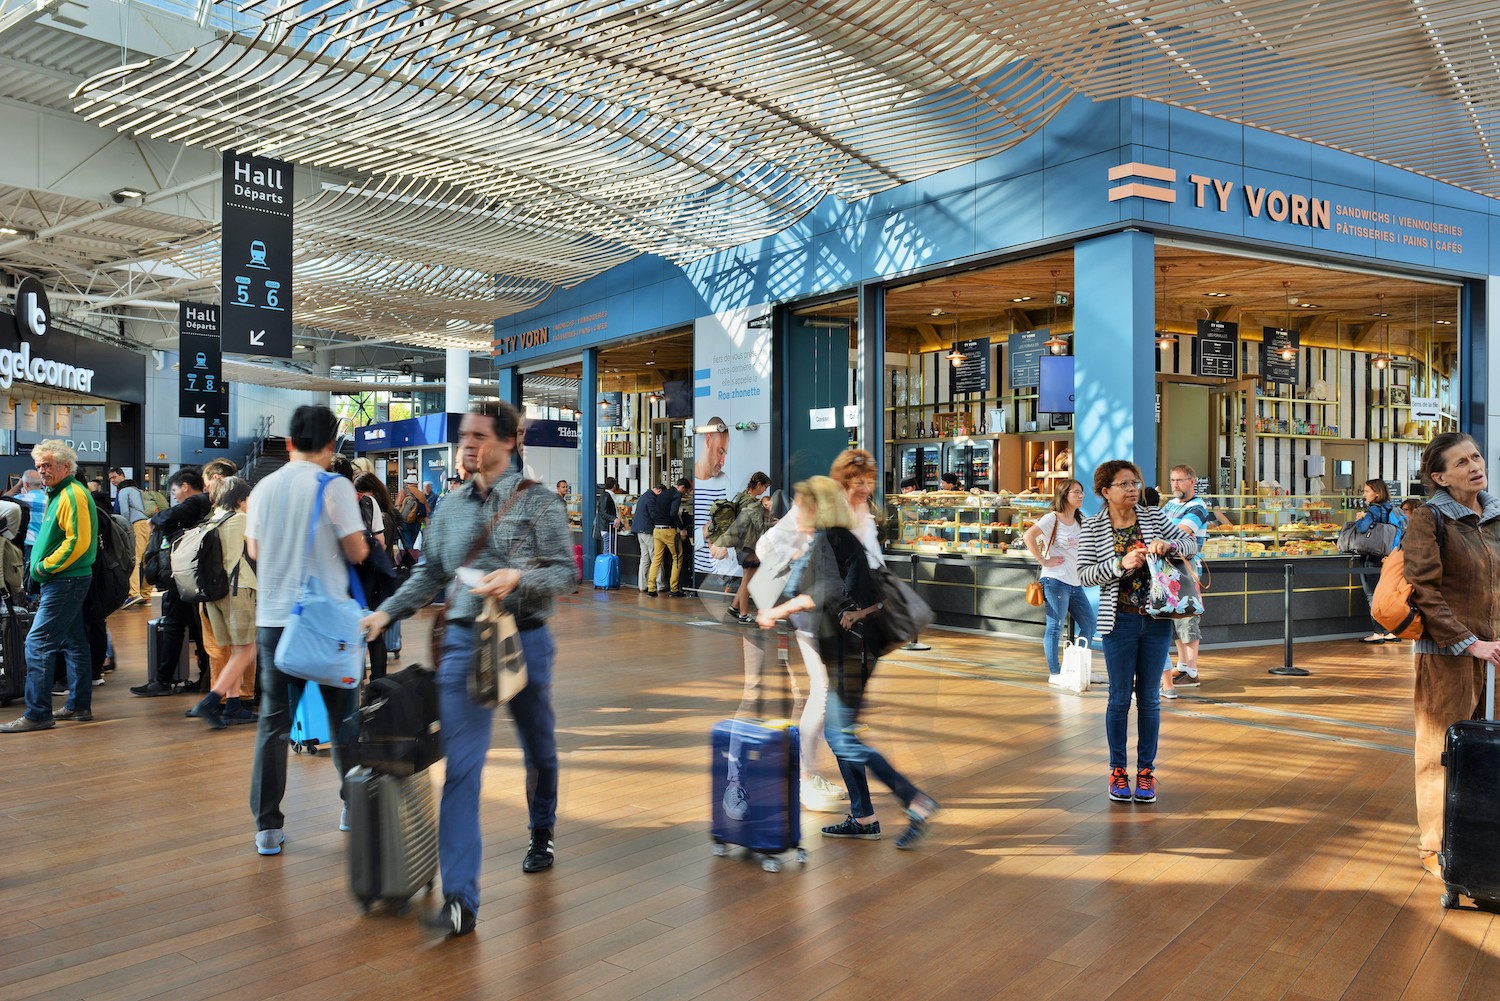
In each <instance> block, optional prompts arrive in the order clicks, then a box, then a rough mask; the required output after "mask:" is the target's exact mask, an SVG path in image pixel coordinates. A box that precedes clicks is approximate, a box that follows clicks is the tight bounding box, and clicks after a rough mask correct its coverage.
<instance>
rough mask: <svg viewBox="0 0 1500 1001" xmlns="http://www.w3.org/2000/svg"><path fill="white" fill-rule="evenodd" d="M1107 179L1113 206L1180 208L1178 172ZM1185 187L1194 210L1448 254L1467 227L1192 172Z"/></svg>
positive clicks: (1156, 170) (1146, 171)
mask: <svg viewBox="0 0 1500 1001" xmlns="http://www.w3.org/2000/svg"><path fill="white" fill-rule="evenodd" d="M1109 181H1110V184H1111V185H1112V186H1111V187H1110V189H1109V200H1110V201H1112V202H1115V201H1119V200H1120V199H1122V198H1144V199H1147V200H1150V201H1158V202H1166V203H1167V204H1176V203H1177V200H1178V198H1177V196H1178V194H1179V192H1180V191H1183V189H1182V188H1181V185H1180V181H1179V175H1178V172H1177V171H1176V170H1174V169H1172V168H1171V167H1160V166H1157V165H1156V164H1150V163H1136V162H1132V163H1122V164H1117V165H1115V166H1113V167H1111V168H1109ZM1186 183H1187V187H1186V189H1185V193H1186V195H1187V196H1188V197H1189V198H1190V199H1191V205H1192V207H1193V209H1195V210H1196V209H1206V210H1209V211H1218V212H1221V213H1229V212H1231V211H1239V212H1243V213H1244V215H1245V217H1246V218H1250V219H1265V220H1269V221H1270V222H1272V223H1276V224H1282V225H1287V226H1301V227H1306V228H1308V229H1314V230H1324V231H1327V232H1330V233H1335V234H1338V235H1340V236H1346V237H1350V238H1352V239H1362V240H1374V241H1376V242H1378V243H1385V244H1393V245H1399V246H1403V247H1410V248H1413V249H1415V250H1432V251H1435V252H1438V253H1445V254H1454V255H1462V254H1463V253H1464V243H1463V241H1464V239H1465V232H1464V227H1463V226H1461V225H1458V224H1455V223H1446V222H1439V221H1437V220H1434V219H1431V218H1422V217H1420V216H1417V215H1414V214H1411V213H1406V212H1399V211H1386V210H1381V209H1376V208H1367V207H1365V206H1361V205H1351V204H1347V203H1344V202H1340V201H1337V200H1334V199H1329V198H1317V197H1314V196H1313V195H1312V194H1310V193H1307V192H1303V191H1282V190H1280V189H1278V188H1273V187H1268V186H1266V185H1256V184H1245V183H1238V182H1235V181H1232V180H1226V179H1224V178H1219V177H1213V176H1211V175H1208V174H1197V173H1194V174H1188V175H1187V177H1186ZM1468 236H1469V239H1471V240H1472V239H1474V238H1475V236H1474V234H1468ZM1482 238H1483V237H1481V239H1482Z"/></svg>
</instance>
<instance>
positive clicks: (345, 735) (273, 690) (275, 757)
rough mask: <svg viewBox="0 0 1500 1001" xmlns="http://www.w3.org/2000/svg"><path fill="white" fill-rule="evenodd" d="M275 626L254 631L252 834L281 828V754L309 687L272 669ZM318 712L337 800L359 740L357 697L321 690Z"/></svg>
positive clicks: (283, 782) (283, 777)
mask: <svg viewBox="0 0 1500 1001" xmlns="http://www.w3.org/2000/svg"><path fill="white" fill-rule="evenodd" d="M281 628H282V627H281V626H261V627H260V628H258V629H256V630H255V641H256V644H257V645H258V646H259V650H258V651H257V652H258V654H259V658H260V721H259V723H258V725H257V726H256V731H255V764H254V765H253V766H252V767H251V770H250V810H251V812H253V813H254V814H255V829H256V830H257V831H279V830H281V828H283V827H285V826H286V815H285V814H284V813H282V812H281V797H282V796H283V795H285V794H286V754H287V747H288V746H289V741H288V738H289V737H290V736H291V732H292V716H294V715H295V714H296V712H297V703H298V702H300V701H301V700H302V689H303V687H304V686H306V685H310V684H312V682H310V681H304V680H302V679H301V678H294V677H292V676H291V675H290V674H283V673H282V672H281V671H279V670H277V669H276V644H277V643H279V642H281ZM323 706H324V708H325V709H326V710H327V711H328V732H329V734H331V735H332V737H333V770H334V771H335V772H336V773H337V774H338V777H339V798H340V799H342V798H343V796H344V782H343V779H344V773H345V772H346V771H347V770H348V767H347V764H346V758H347V755H348V748H349V745H350V744H352V743H354V741H355V740H356V739H358V737H359V719H358V718H357V717H356V716H355V714H354V710H355V709H357V708H359V691H358V689H354V688H333V687H331V686H324V687H323Z"/></svg>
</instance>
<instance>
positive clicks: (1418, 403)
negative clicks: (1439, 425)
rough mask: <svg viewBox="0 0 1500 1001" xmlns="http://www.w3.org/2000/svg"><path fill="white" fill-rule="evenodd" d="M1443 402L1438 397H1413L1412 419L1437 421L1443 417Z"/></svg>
mask: <svg viewBox="0 0 1500 1001" xmlns="http://www.w3.org/2000/svg"><path fill="white" fill-rule="evenodd" d="M1442 410H1443V401H1442V400H1440V399H1438V398H1437V397H1436V396H1413V397H1412V398H1411V419H1412V420H1414V421H1435V420H1437V419H1438V418H1439V417H1441V416H1442Z"/></svg>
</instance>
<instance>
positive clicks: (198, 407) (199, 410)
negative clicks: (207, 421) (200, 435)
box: [193, 403, 208, 417]
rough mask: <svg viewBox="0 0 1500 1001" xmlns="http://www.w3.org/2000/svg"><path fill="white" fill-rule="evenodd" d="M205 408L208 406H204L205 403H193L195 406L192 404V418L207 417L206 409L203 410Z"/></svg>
mask: <svg viewBox="0 0 1500 1001" xmlns="http://www.w3.org/2000/svg"><path fill="white" fill-rule="evenodd" d="M207 406H208V404H206V403H195V404H193V414H194V416H198V417H203V416H207V415H208V411H207V410H206V409H204V408H205V407H207Z"/></svg>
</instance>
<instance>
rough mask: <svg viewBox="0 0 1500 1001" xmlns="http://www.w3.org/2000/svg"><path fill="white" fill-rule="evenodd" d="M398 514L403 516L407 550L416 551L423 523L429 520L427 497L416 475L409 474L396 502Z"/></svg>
mask: <svg viewBox="0 0 1500 1001" xmlns="http://www.w3.org/2000/svg"><path fill="white" fill-rule="evenodd" d="M396 513H397V514H398V515H400V516H401V525H400V529H401V541H402V542H403V543H405V544H406V548H407V549H416V548H417V533H419V532H421V531H422V523H423V522H424V521H426V520H427V513H428V511H427V495H426V494H425V493H423V492H422V487H421V485H420V484H419V483H418V482H417V474H416V473H408V474H407V476H406V484H405V485H404V486H403V487H402V490H401V496H400V498H399V499H398V500H397V501H396Z"/></svg>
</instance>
